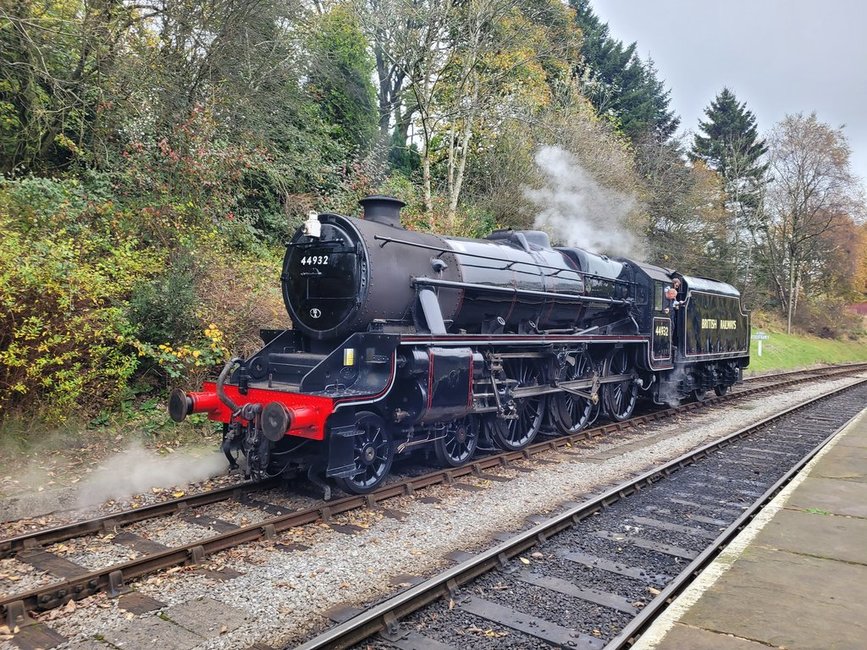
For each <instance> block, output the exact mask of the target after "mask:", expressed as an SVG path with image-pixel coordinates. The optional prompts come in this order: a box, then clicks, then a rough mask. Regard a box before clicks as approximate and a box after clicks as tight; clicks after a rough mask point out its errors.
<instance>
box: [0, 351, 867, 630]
mask: <svg viewBox="0 0 867 650" xmlns="http://www.w3.org/2000/svg"><path fill="white" fill-rule="evenodd" d="M851 372H857V369H854V368H847V369H846V370H844V371H841V372H839V373H832V376H836V375H840V374H846V373H851ZM818 378H823V377H822V376H820V377H815V376H811V377H806V378H801V379H790V380H788V381H786V382H783V383H781V384H772V385H767V386H757V387H755V388H750V389H747V390H744V391H739V392H737V393H730V394H728V395H725V396H722V397H718V396H717V397H711V398H708V399H707V400H705V401H703V402H692V403H689V404H684V405H681V406H678V407H674V408H669V409H666V410H663V411H655V412H652V413H648V414H646V415H641V416H638V417H636V418H632V419H631V420H628V421H625V422H614V423H610V424H604V425H601V426H599V427H595V428H593V429H585V430H583V431H580V432H578V433H575V434H572V435H568V436H559V437H555V438H552V439H550V440H546V441H544V442H539V443H535V444H533V445H530V446H528V447H526V448H525V449H522V450H520V451H510V452H501V453H498V454H492V455H489V456H485V457H483V458H479V459H477V460H475V461H474V462H472V463H470V464H468V465H464V466H462V467H456V468H449V469H442V470H437V471H434V472H430V473H428V474H424V475H422V476H418V477H413V478H409V479H404V480H403V481H400V482H395V483H391V484H389V485H385V486H383V487H381V488H379V489H378V490H376V491H374V492H372V493H370V494H367V495H353V496H348V497H344V498H342V499H338V500H335V501H329V502H322V504H321V505H316V506H314V507H312V508H308V509H305V510H301V511H298V512H293V513H287V514H285V515H280V516H276V517H272V518H270V519H266V520H264V521H261V522H259V523H257V524H251V525H249V526H244V527H241V528H238V529H236V530H232V531H229V532H226V533H223V534H219V535H216V536H213V537H210V538H206V539H203V540H197V541H194V542H192V543H189V544H186V545H183V546H178V547H176V548H172V549H167V550H166V551H162V552H159V553H155V554H151V555H147V556H144V557H141V558H136V559H134V560H130V561H128V562H124V563H120V564H115V565H112V566H110V567H106V568H103V569H98V570H95V571H92V572H89V573H85V574H82V575H80V576H75V577H73V578H69V579H67V580H63V581H59V582H55V583H52V584H49V585H44V586H41V587H36V588H34V589H31V590H29V591H27V592H20V593H16V594H11V595H8V596H5V597H2V598H0V616H7V617H8V615H9V612H10V609H12V610H14V611H26V610H46V609H53V608H55V607H59V606H61V605H64V604H66V603H67V602H68V601H69V600H73V599H74V600H79V599H81V598H85V597H87V596H90V595H92V594H94V593H97V592H98V591H100V590H106V591H108V592H109V593H110V594H117V593H120V591H121V590H122V588H123V585H124V583H126V582H127V581H129V580H130V579H133V578H137V577H141V576H143V575H147V574H149V573H152V572H154V571H158V570H161V569H166V568H170V567H173V566H178V565H184V564H197V563H200V562H202V561H203V560H204V559H205V558H206V557H207V556H209V555H211V554H213V553H217V552H220V551H223V550H226V549H229V548H232V547H234V546H237V545H240V544H244V543H249V542H252V541H257V540H259V539H263V538H267V539H271V538H274V537H275V536H276V534H277V533H279V532H282V531H285V530H289V529H291V528H294V527H297V526H302V525H305V524H309V523H314V522H318V521H329V520H330V519H331V517H332V516H334V515H338V514H342V513H345V512H349V511H351V510H355V509H358V508H362V507H374V506H376V505H377V504H379V503H380V502H382V501H386V500H388V499H391V498H394V497H398V496H405V495H411V494H413V493H414V492H415V491H417V490H420V489H423V488H426V487H429V486H431V485H438V484H443V483H445V484H451V483H453V482H454V481H455V480H456V479H458V478H461V477H464V476H469V475H476V476H479V475H483V473H484V471H485V470H489V469H493V468H497V467H507V466H509V464H510V463H512V462H514V461H520V460H527V459H531V458H532V457H533V456H536V455H539V454H542V453H545V452H548V451H556V450H559V449H560V448H563V447H568V446H571V445H572V443H574V442H578V441H580V440H585V439H588V438H591V437H593V436H597V435H604V434H606V433H610V432H613V431H623V430H624V429H626V428H634V427H637V426H639V425H642V424H646V423H648V422H654V421H657V420H661V419H665V418H668V417H671V416H673V415H675V414H678V413H683V412H686V411H690V410H694V409H696V408H700V407H702V406H705V405H712V404H718V403H721V402H728V401H731V400H736V399H739V398H742V397H748V396H751V395H754V394H757V393H763V392H768V391H772V390H776V389H778V388H781V387H786V386H790V385H794V384H798V383H804V382H807V381H810V380H811V379H818ZM860 383H861V382H856V383H855V384H851V385H850V386H855V385H859V384H860ZM250 485H251V487H252V486H254V484H250ZM237 489H238V486H232V488H226V489H221V490H219V492H220V493H221V494H222V495H224V498H231V494H229V495H228V496H226V492H232V491H233V490H237ZM210 494H212V493H204V494H202V495H194V496H199V497H207V496H208V495H210ZM217 500H218V499H215V500H214V501H217ZM157 505H162V504H157ZM167 505H171V502H167ZM127 512H129V513H130V515H135V514H137V513H138V512H139V511H138V510H133V511H127ZM117 516H118V515H117V514H115V515H109V516H107V517H104V518H99V519H94V520H90V522H85V523H87V524H88V525H89V526H95V525H97V523H99V524H100V526H98V527H97V530H102V527H101V523H102V522H106V521H111V520H112V519H115V520H116V519H117ZM76 526H77V525H75V524H74V525H72V526H71V528H75V527H76ZM63 528H64V527H59V528H57V529H49V530H50V531H52V534H53V535H58V534H60V531H62V530H63ZM27 537H28V535H22V536H19V538H16V539H19V540H22V539H25V538H27ZM68 538H69V537H67V539H68ZM30 539H32V540H33V541H31V542H27V541H22V542H21V543H23V544H24V548H34V547H37V546H38V541H37V540H38V539H40V538H39V532H36V533H33V534H32V535H30ZM4 541H5V540H4Z"/></svg>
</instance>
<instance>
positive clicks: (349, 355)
mask: <svg viewBox="0 0 867 650" xmlns="http://www.w3.org/2000/svg"><path fill="white" fill-rule="evenodd" d="M343 365H344V366H354V365H355V348H344V349H343Z"/></svg>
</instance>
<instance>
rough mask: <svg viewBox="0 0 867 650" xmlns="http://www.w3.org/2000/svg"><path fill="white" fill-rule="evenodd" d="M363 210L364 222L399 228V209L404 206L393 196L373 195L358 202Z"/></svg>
mask: <svg viewBox="0 0 867 650" xmlns="http://www.w3.org/2000/svg"><path fill="white" fill-rule="evenodd" d="M358 203H359V204H360V205H361V207H362V208H363V209H364V220H365V221H375V222H376V223H382V224H385V225H386V226H394V227H395V228H400V227H401V225H400V209H401V208H402V207H403V206H405V205H406V203H404V202H403V201H401V200H400V199H396V198H394V197H393V196H383V195H381V194H375V195H373V196H368V197H367V198H364V199H361V200H360V201H359V202H358Z"/></svg>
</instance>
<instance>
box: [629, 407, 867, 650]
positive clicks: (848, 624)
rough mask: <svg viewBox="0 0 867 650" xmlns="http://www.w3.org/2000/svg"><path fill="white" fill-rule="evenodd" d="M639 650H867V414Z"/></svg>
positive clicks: (678, 604)
mask: <svg viewBox="0 0 867 650" xmlns="http://www.w3.org/2000/svg"><path fill="white" fill-rule="evenodd" d="M633 647H634V648H641V649H643V650H650V649H657V650H674V649H677V650H680V649H689V650H767V649H768V648H769V647H770V648H786V649H788V650H799V649H805V648H810V649H813V648H815V649H822V650H828V649H845V650H849V649H852V650H856V649H863V648H867V409H865V410H864V411H862V412H861V414H860V415H859V416H858V417H857V418H856V419H855V420H854V421H852V422H851V423H850V424H849V425H848V426H847V427H846V428H845V429H844V430H843V431H842V432H841V433H840V434H838V435H837V437H836V438H835V439H834V440H833V441H832V442H831V443H829V445H828V446H826V447H825V448H824V449H823V450H822V451H821V452H820V454H819V455H818V456H817V457H816V458H814V459H813V460H812V461H811V462H810V464H809V465H808V466H807V467H806V468H805V470H804V471H803V472H801V473H800V474H799V475H798V476H797V477H796V478H795V479H794V480H793V481H792V482H791V483H790V484H789V485H788V486H787V487H786V488H785V489H784V490H783V491H782V492H780V494H779V495H777V497H776V498H775V499H774V500H773V501H772V502H771V503H770V504H769V505H768V506H767V507H766V508H765V509H764V510H763V511H762V512H761V513H759V515H757V516H756V518H755V519H754V520H753V522H752V523H751V524H750V525H749V526H748V527H747V528H745V529H744V531H743V532H742V533H741V534H740V535H738V537H737V538H735V540H733V541H732V543H731V544H730V545H729V546H728V547H727V548H726V549H725V550H724V551H723V553H721V554H720V556H719V557H718V558H717V559H716V561H714V562H713V563H712V564H711V565H710V566H709V567H708V568H707V569H706V570H705V571H704V572H703V573H702V574H701V575H700V576H699V577H698V578H697V579H696V580H695V581H694V582H693V583H692V585H690V587H689V588H687V589H686V590H685V591H684V592H683V593H682V594H681V595H680V596H679V597H678V598H677V599H676V600H675V601H674V603H672V605H671V607H669V608H668V610H667V611H666V612H665V613H664V614H663V616H662V617H660V618H659V619H658V620H657V621H656V622H655V623H654V624H653V626H651V627H650V629H649V630H648V631H647V632H645V634H643V635H642V636H641V638H640V639H639V641H638V643H637V644H636V645H635V646H633Z"/></svg>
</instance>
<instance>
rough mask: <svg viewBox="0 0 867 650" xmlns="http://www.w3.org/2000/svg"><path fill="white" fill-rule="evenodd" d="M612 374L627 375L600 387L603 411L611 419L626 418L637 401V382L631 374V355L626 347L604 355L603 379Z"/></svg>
mask: <svg viewBox="0 0 867 650" xmlns="http://www.w3.org/2000/svg"><path fill="white" fill-rule="evenodd" d="M613 375H629V376H630V377H629V378H628V379H624V380H623V381H617V382H612V383H609V384H605V385H604V386H603V387H602V401H603V402H604V404H605V411H606V413H607V414H608V417H610V418H611V419H612V420H614V421H616V422H622V421H623V420H628V419H629V417H630V416H631V415H632V411H633V410H635V403H636V402H637V401H638V383H637V382H636V381H635V378H634V376H633V368H632V355H631V354H630V352H629V350H627V349H626V348H617V349H615V350H612V352H611V353H610V354H609V355H608V356H607V357H606V359H605V365H604V368H603V372H602V377H603V379H604V378H605V377H611V376H613Z"/></svg>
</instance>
